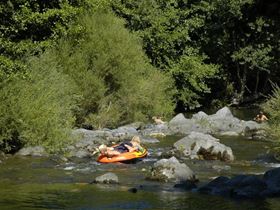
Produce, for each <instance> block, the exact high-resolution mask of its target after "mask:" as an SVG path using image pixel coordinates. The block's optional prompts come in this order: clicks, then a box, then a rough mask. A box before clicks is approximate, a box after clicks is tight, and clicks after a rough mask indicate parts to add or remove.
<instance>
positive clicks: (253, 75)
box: [113, 0, 280, 110]
mask: <svg viewBox="0 0 280 210" xmlns="http://www.w3.org/2000/svg"><path fill="white" fill-rule="evenodd" d="M115 2H116V3H114V6H113V8H114V10H115V11H116V13H117V14H118V15H119V16H121V17H123V18H125V19H126V20H127V27H128V28H129V29H130V30H132V31H136V32H137V33H138V34H139V35H140V36H141V37H142V39H143V42H144V49H145V52H146V54H147V55H148V57H149V58H150V59H151V61H152V63H153V65H155V66H157V67H158V68H160V69H162V70H164V71H167V72H171V73H172V74H173V76H174V71H173V65H174V63H175V65H179V64H178V63H180V60H181V59H182V58H184V57H185V56H188V57H190V56H192V55H193V54H194V53H195V54H196V55H199V56H204V60H203V61H202V62H203V63H204V64H208V65H209V64H215V65H218V66H219V67H220V68H219V69H220V71H219V72H218V73H217V74H218V75H219V77H218V80H217V79H214V80H213V75H212V76H210V78H207V80H206V83H207V84H208V86H209V87H210V88H211V89H212V92H211V93H210V94H207V95H205V94H203V93H202V91H199V90H198V91H194V92H197V93H198V94H199V95H200V96H201V95H203V96H204V97H203V98H202V99H200V102H202V103H203V104H209V102H211V101H213V99H214V101H216V100H215V99H219V100H225V99H226V100H230V99H231V98H232V97H234V98H235V99H236V100H235V101H236V102H237V101H238V103H243V102H246V101H247V100H251V101H253V100H256V99H258V98H260V97H262V96H263V95H267V94H268V93H270V92H271V89H272V86H271V83H276V84H278V83H279V74H278V69H279V44H280V43H279V31H280V30H279V28H280V27H279V17H280V15H279V11H280V10H279V5H280V3H279V1H275V0H270V1H261V0H259V1H252V0H246V1H242V2H240V1H229V0H214V1H198V0H194V1H193V0H190V1H184V0H175V1H174V0H169V1H161V0H154V1H145V0H142V1H132V0H127V1H115ZM180 68H183V66H181V67H180ZM186 68H188V67H186ZM217 74H216V75H217ZM175 75H176V74H175ZM174 77H175V80H176V86H177V88H178V90H179V92H181V93H182V94H184V92H186V90H185V86H184V85H182V83H184V81H185V80H186V79H187V77H188V76H186V78H184V79H183V80H182V77H180V78H177V77H176V76H174ZM211 78H212V79H211ZM190 87H191V85H188V88H190ZM206 96H207V97H206ZM182 102H183V103H182ZM177 103H178V104H179V106H180V107H179V110H182V108H184V107H185V106H187V107H189V105H190V103H188V101H187V100H184V99H183V100H182V97H177Z"/></svg>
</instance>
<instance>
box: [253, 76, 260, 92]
mask: <svg viewBox="0 0 280 210" xmlns="http://www.w3.org/2000/svg"><path fill="white" fill-rule="evenodd" d="M259 82H260V72H259V71H257V78H256V84H255V90H254V95H257V94H258V87H259Z"/></svg>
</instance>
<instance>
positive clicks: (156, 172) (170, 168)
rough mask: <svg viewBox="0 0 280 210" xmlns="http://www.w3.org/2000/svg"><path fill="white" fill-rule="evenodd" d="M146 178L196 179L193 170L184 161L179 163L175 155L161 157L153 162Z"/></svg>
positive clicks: (159, 179) (161, 179)
mask: <svg viewBox="0 0 280 210" xmlns="http://www.w3.org/2000/svg"><path fill="white" fill-rule="evenodd" d="M147 178H148V179H152V180H157V181H162V182H177V183H180V182H183V181H187V180H189V181H196V178H195V175H194V173H193V171H192V170H191V169H190V168H189V167H188V166H187V165H186V164H184V163H180V162H179V161H178V160H177V159H176V158H175V157H171V158H170V159H161V160H159V161H157V162H156V163H154V166H153V167H152V170H151V173H150V176H149V177H147Z"/></svg>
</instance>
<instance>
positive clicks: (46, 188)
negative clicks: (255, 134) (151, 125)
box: [0, 112, 280, 210]
mask: <svg viewBox="0 0 280 210" xmlns="http://www.w3.org/2000/svg"><path fill="white" fill-rule="evenodd" d="M246 113H247V114H248V112H246ZM240 116H241V115H240ZM243 117H244V118H246V116H243ZM179 138H180V137H178V136H169V137H166V138H162V139H160V143H156V144H150V145H146V146H147V147H148V150H149V155H148V157H147V158H145V159H143V160H142V161H139V162H136V163H134V164H99V163H97V162H96V161H95V160H94V159H88V160H73V161H63V160H61V159H60V158H56V157H53V158H42V157H33V158H31V157H16V156H15V157H10V158H8V159H7V160H5V161H3V162H2V163H1V164H0V180H1V182H0V209H1V210H2V209H28V210H29V209H31V210H32V209H85V210H87V209H190V210H191V209H201V210H205V209H219V210H220V209H227V210H231V209H234V210H235V209H239V210H241V209H254V210H255V209H256V210H258V209H260V210H263V209H266V210H269V209H271V210H273V209H275V210H276V209H280V199H277V198H271V199H265V200H232V199H228V198H223V197H220V196H211V195H204V194H199V193H196V192H186V191H184V190H180V189H176V188H174V187H173V184H170V183H158V182H155V181H149V180H146V179H145V177H146V173H147V171H148V170H149V168H150V167H151V165H152V164H153V163H154V162H155V161H156V160H158V154H159V153H160V152H161V151H164V150H168V149H169V148H170V147H171V146H172V144H173V143H174V142H175V141H176V140H178V139H179ZM218 138H220V140H221V142H222V143H224V144H225V145H227V146H230V147H231V148H232V150H233V153H234V155H235V161H234V162H232V163H222V162H220V161H199V160H197V161H194V160H185V162H186V164H187V165H188V166H189V167H190V168H191V169H192V170H193V171H194V172H195V173H196V175H197V177H198V178H199V180H200V182H199V183H198V185H203V184H204V183H206V182H209V181H210V180H211V179H213V178H214V177H217V176H221V175H225V176H234V175H236V174H262V173H264V172H265V171H267V170H268V169H271V168H273V167H280V164H279V163H277V162H276V161H275V160H274V159H273V158H272V157H271V155H270V154H269V153H268V152H267V151H268V148H269V146H270V144H271V143H270V142H257V141H252V140H248V139H245V138H242V137H218ZM106 172H113V173H115V174H117V175H118V177H119V182H120V184H116V185H104V184H103V185H102V184H89V183H90V182H91V181H92V180H93V179H94V178H95V177H96V176H99V175H102V174H104V173H106ZM131 188H135V189H137V192H131Z"/></svg>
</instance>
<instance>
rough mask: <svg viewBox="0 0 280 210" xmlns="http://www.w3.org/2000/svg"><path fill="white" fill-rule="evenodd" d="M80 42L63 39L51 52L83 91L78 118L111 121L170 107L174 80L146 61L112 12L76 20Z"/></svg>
mask: <svg viewBox="0 0 280 210" xmlns="http://www.w3.org/2000/svg"><path fill="white" fill-rule="evenodd" d="M80 23H81V26H82V28H84V29H85V30H84V31H83V34H82V35H81V36H82V37H83V38H82V39H80V41H79V43H76V42H75V41H73V39H71V38H70V39H64V40H63V41H61V42H60V43H59V44H58V46H57V47H56V49H53V50H52V51H51V53H52V54H53V55H54V59H56V60H58V62H59V64H60V67H61V70H62V71H63V73H65V74H67V75H69V76H70V77H71V78H72V80H73V81H74V82H75V83H76V85H77V87H78V88H79V94H80V95H81V96H82V98H81V100H80V103H79V110H77V113H76V114H77V122H78V124H82V123H87V124H91V125H93V126H94V127H95V128H100V127H105V126H107V127H112V126H116V125H119V124H124V123H129V122H133V121H136V120H140V121H146V120H148V119H149V118H151V117H152V116H153V115H155V114H157V115H161V116H168V115H170V114H171V112H172V110H173V108H174V107H173V103H172V98H171V97H172V92H173V90H172V89H173V86H172V84H173V83H172V80H171V79H170V78H169V77H168V76H167V75H164V74H163V73H161V72H159V71H157V70H156V69H155V68H153V67H152V66H151V64H149V62H148V59H147V58H146V57H145V55H144V53H143V52H142V48H141V45H140V42H139V40H138V38H137V37H136V36H133V35H132V34H130V33H129V32H128V31H127V30H126V29H125V28H124V24H123V21H121V20H120V19H118V18H117V17H115V16H114V15H113V14H112V13H110V12H108V13H105V12H102V13H100V12H96V14H94V15H88V16H85V17H83V18H81V20H80Z"/></svg>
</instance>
